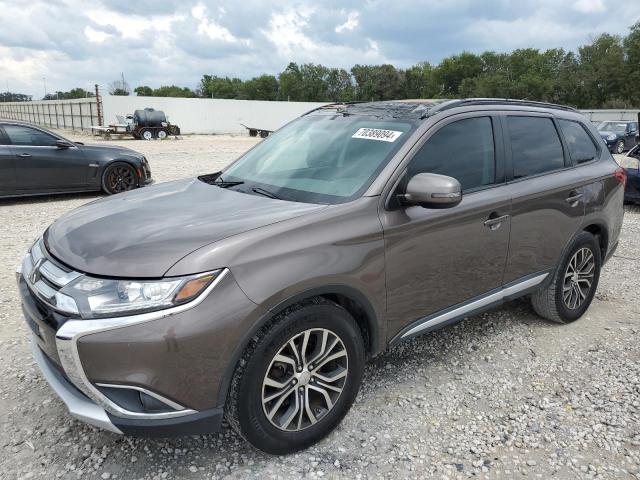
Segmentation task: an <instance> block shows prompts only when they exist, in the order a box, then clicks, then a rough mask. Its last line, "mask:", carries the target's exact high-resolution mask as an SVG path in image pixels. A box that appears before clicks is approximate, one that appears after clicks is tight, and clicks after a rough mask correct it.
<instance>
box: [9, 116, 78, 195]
mask: <svg viewBox="0 0 640 480" xmlns="http://www.w3.org/2000/svg"><path fill="white" fill-rule="evenodd" d="M4 131H5V133H6V135H7V137H8V139H9V142H10V143H11V145H12V146H11V149H12V151H13V154H14V162H15V168H16V184H15V186H16V189H18V190H23V191H26V192H29V191H38V190H48V191H58V190H67V189H78V188H82V187H84V186H86V185H87V183H88V180H89V166H88V165H87V161H86V159H85V157H84V153H83V152H82V151H81V150H80V149H79V148H78V147H77V146H76V145H72V146H70V147H69V148H59V147H57V146H56V141H58V140H59V139H60V138H59V137H56V136H54V135H52V134H50V133H49V132H45V131H44V130H40V129H38V128H34V127H31V126H27V125H17V124H6V125H5V126H4Z"/></svg>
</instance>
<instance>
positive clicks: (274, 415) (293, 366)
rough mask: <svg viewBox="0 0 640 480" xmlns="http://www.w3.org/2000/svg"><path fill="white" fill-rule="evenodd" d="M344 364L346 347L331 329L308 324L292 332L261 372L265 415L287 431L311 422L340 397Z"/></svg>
mask: <svg viewBox="0 0 640 480" xmlns="http://www.w3.org/2000/svg"><path fill="white" fill-rule="evenodd" d="M348 368H349V357H348V354H347V350H346V348H345V346H344V343H343V342H342V340H341V339H340V337H338V336H337V335H336V334H335V333H334V332H332V331H330V330H327V329H324V328H311V329H308V330H305V331H303V332H301V333H298V334H296V335H295V336H293V337H292V338H290V339H289V340H288V341H287V342H286V343H285V344H284V345H282V346H281V347H280V349H279V350H278V352H277V353H276V354H275V356H274V357H273V359H272V360H271V363H270V364H269V367H268V368H267V371H266V373H265V375H264V379H263V381H262V389H261V396H262V398H261V401H262V408H263V411H264V414H265V416H266V417H267V419H268V420H269V422H270V423H271V424H272V425H273V426H275V427H276V428H278V429H280V430H285V431H289V432H297V431H300V430H304V429H306V428H309V427H311V426H312V425H315V424H316V423H318V422H319V421H320V420H322V419H323V418H324V417H325V416H326V415H327V414H328V413H329V412H330V411H331V410H332V409H333V408H334V406H335V404H336V402H337V401H338V399H339V398H340V395H341V394H342V390H343V389H344V386H345V384H346V381H347V375H348Z"/></svg>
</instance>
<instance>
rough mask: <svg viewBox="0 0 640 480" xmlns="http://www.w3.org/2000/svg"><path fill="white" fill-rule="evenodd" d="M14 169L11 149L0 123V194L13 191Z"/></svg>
mask: <svg viewBox="0 0 640 480" xmlns="http://www.w3.org/2000/svg"><path fill="white" fill-rule="evenodd" d="M15 182H16V170H15V166H14V157H13V151H12V150H11V147H10V146H9V141H8V140H7V138H6V137H5V136H4V132H3V130H2V126H1V125H0V195H8V194H11V193H14V192H13V190H14V188H15Z"/></svg>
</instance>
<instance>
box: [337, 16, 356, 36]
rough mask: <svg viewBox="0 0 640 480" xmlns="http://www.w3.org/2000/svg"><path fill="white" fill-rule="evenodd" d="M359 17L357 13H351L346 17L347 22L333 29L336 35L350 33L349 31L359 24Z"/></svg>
mask: <svg viewBox="0 0 640 480" xmlns="http://www.w3.org/2000/svg"><path fill="white" fill-rule="evenodd" d="M359 16H360V14H359V13H358V12H351V13H350V14H349V15H348V16H347V21H346V22H344V23H341V24H340V25H338V26H337V27H336V28H335V31H336V33H342V32H345V31H348V32H350V31H351V30H354V29H355V28H356V27H357V26H358V25H359V24H360V21H359V20H358V17H359Z"/></svg>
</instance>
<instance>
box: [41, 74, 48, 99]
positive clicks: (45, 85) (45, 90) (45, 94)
mask: <svg viewBox="0 0 640 480" xmlns="http://www.w3.org/2000/svg"><path fill="white" fill-rule="evenodd" d="M42 83H43V84H44V96H45V97H46V96H47V77H42ZM43 98H44V97H43Z"/></svg>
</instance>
